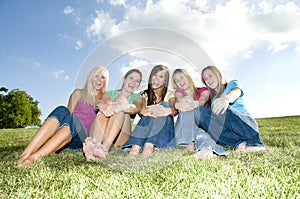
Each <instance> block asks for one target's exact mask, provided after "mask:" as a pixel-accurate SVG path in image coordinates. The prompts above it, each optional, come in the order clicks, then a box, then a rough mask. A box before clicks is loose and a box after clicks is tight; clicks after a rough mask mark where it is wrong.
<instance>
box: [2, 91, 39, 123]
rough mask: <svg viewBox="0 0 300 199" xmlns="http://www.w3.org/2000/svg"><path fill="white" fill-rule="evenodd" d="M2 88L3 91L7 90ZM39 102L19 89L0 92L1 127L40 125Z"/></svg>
mask: <svg viewBox="0 0 300 199" xmlns="http://www.w3.org/2000/svg"><path fill="white" fill-rule="evenodd" d="M2 88H4V87H2ZM2 88H1V91H5V88H4V89H2ZM6 91H7V90H6ZM38 103H39V102H38V101H34V99H33V98H32V97H31V96H30V95H28V94H27V93H26V92H25V91H21V90H19V89H13V90H11V91H10V92H9V93H8V94H7V95H2V94H0V128H17V127H24V126H32V125H40V123H41V120H40V119H39V116H40V115H41V111H40V110H39V109H38Z"/></svg>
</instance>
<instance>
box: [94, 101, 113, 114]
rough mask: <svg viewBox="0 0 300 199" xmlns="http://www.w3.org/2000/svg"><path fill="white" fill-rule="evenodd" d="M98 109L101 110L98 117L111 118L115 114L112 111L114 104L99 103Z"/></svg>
mask: <svg viewBox="0 0 300 199" xmlns="http://www.w3.org/2000/svg"><path fill="white" fill-rule="evenodd" d="M97 107H98V109H99V112H98V114H97V115H98V116H103V115H104V116H105V117H110V116H112V115H113V114H114V112H113V109H112V102H99V103H98V104H97Z"/></svg>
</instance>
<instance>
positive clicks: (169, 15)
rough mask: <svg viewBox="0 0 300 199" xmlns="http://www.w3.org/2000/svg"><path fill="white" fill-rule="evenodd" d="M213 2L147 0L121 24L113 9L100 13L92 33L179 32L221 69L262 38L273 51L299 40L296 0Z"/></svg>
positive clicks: (129, 11) (299, 13)
mask: <svg viewBox="0 0 300 199" xmlns="http://www.w3.org/2000/svg"><path fill="white" fill-rule="evenodd" d="M119 3H120V2H119ZM208 6H209V2H207V1H198V0H196V1H192V2H191V1H187V0H180V1H170V0H161V1H157V2H153V1H147V4H146V6H145V7H135V6H132V7H125V9H126V10H125V15H124V17H123V20H121V21H120V22H118V23H117V20H115V19H114V18H112V17H111V16H110V15H109V14H108V13H106V12H103V11H97V16H96V17H95V18H94V21H93V23H92V24H91V25H90V26H89V27H88V29H87V33H88V35H89V36H91V37H95V38H96V39H98V41H101V40H103V39H105V38H108V37H111V36H113V35H116V34H118V33H121V32H124V31H128V30H132V29H136V28H141V27H162V28H167V29H170V30H175V31H178V32H180V33H182V34H184V35H186V36H187V37H190V38H192V39H193V40H195V41H196V42H197V43H198V44H199V45H201V46H202V47H203V48H204V50H205V51H206V52H207V53H208V55H209V56H210V57H211V58H212V60H213V61H214V63H215V64H216V65H218V66H219V67H220V66H226V65H227V64H228V59H230V57H231V56H233V55H236V54H238V53H243V56H242V58H243V59H245V58H249V57H250V56H251V54H252V53H253V52H251V51H250V50H249V49H251V47H252V46H253V45H255V44H256V43H257V42H267V43H269V44H270V45H269V47H268V50H272V51H274V52H278V51H281V50H285V49H287V48H289V47H290V46H291V45H290V43H291V42H298V43H299V42H300V8H299V7H298V6H297V5H296V4H295V3H293V2H289V3H286V4H276V5H272V4H270V3H268V2H266V1H263V2H259V3H258V4H254V5H252V4H250V3H247V2H246V1H242V0H229V1H227V2H226V3H223V4H217V5H215V7H211V8H209V7H208ZM297 49H299V48H296V50H297ZM245 52H246V53H245Z"/></svg>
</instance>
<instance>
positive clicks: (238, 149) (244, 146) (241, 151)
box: [235, 142, 247, 153]
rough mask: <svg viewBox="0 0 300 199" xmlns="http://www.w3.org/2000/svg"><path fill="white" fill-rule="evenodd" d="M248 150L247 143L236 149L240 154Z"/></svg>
mask: <svg viewBox="0 0 300 199" xmlns="http://www.w3.org/2000/svg"><path fill="white" fill-rule="evenodd" d="M246 148H247V143H246V142H242V143H240V144H239V145H238V146H237V147H236V149H235V151H236V152H238V153H244V152H245V150H246Z"/></svg>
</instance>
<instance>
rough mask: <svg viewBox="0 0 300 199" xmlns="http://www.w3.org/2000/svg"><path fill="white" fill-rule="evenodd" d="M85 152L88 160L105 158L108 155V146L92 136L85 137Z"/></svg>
mask: <svg viewBox="0 0 300 199" xmlns="http://www.w3.org/2000/svg"><path fill="white" fill-rule="evenodd" d="M83 152H84V155H85V158H86V160H87V161H88V162H90V161H96V160H99V159H104V158H105V157H106V155H107V151H106V147H105V146H104V145H103V144H101V143H100V142H98V141H97V140H96V138H91V137H88V138H86V139H85V142H84V143H83Z"/></svg>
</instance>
